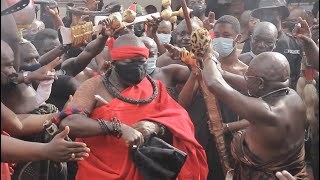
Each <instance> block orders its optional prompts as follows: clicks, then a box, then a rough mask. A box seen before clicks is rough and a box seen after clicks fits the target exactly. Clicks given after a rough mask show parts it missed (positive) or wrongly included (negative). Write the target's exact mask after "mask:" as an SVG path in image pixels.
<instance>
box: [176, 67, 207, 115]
mask: <svg viewBox="0 0 320 180" xmlns="http://www.w3.org/2000/svg"><path fill="white" fill-rule="evenodd" d="M200 73H201V72H200V69H198V68H197V67H194V68H192V72H191V73H190V75H189V79H188V80H187V82H186V83H185V85H184V86H183V88H182V90H181V92H180V94H179V98H178V103H179V104H180V105H181V106H182V107H183V108H185V109H187V108H188V107H189V106H190V104H191V102H192V99H193V97H194V95H195V92H196V91H197V89H198V87H199V85H198V75H199V74H200Z"/></svg>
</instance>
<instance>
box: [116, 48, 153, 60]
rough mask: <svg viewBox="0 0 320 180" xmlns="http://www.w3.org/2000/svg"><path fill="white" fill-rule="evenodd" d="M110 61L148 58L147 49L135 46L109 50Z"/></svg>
mask: <svg viewBox="0 0 320 180" xmlns="http://www.w3.org/2000/svg"><path fill="white" fill-rule="evenodd" d="M110 56H111V59H112V61H117V60H124V59H130V58H132V57H137V56H143V57H145V58H146V59H148V58H149V49H148V48H141V47H136V46H121V47H117V48H112V49H111V50H110Z"/></svg>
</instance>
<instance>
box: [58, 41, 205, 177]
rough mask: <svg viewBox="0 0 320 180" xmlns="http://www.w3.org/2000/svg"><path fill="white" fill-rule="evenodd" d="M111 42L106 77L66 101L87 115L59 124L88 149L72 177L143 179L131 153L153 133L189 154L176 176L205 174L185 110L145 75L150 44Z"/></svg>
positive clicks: (87, 83)
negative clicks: (84, 158) (86, 155)
mask: <svg viewBox="0 0 320 180" xmlns="http://www.w3.org/2000/svg"><path fill="white" fill-rule="evenodd" d="M109 47H110V48H111V49H110V56H111V59H112V65H111V68H110V69H109V70H108V71H107V72H106V74H105V76H102V77H99V78H91V79H89V80H87V81H85V82H84V83H83V84H82V85H81V86H80V87H79V88H78V90H77V91H76V93H75V95H74V97H73V100H72V101H71V102H70V103H69V104H68V106H67V107H78V108H82V109H83V110H84V112H85V114H72V115H70V116H67V117H66V118H65V119H63V120H62V121H61V124H60V127H61V128H63V127H65V126H69V127H70V130H71V131H70V135H72V136H74V137H77V138H78V139H77V141H80V142H86V143H87V144H88V146H90V148H91V153H90V157H91V159H88V160H87V161H82V162H78V166H79V169H78V172H77V176H76V179H77V180H87V179H95V180H104V179H109V180H116V179H123V180H139V179H144V177H143V175H142V174H141V172H139V170H138V169H137V167H136V166H135V164H134V162H133V160H132V159H131V156H130V152H131V150H132V149H136V148H137V147H139V146H140V145H142V144H143V142H144V137H146V136H148V135H150V134H152V133H156V134H157V136H158V137H159V138H162V139H163V140H164V141H166V142H168V143H170V144H172V145H173V146H174V147H176V148H178V149H180V150H182V151H184V152H186V153H187V155H188V158H187V160H186V162H185V164H184V166H183V168H182V169H181V171H180V173H179V174H178V179H181V180H182V179H189V178H190V179H197V180H202V179H205V178H206V176H207V173H208V170H207V162H206V156H205V152H204V150H203V149H202V147H201V146H200V145H199V143H198V142H197V141H196V140H195V138H194V127H193V125H192V122H191V120H190V118H189V116H188V113H187V112H186V111H185V110H184V109H183V108H182V107H181V106H180V105H178V104H177V103H176V102H175V101H174V100H173V99H172V98H171V97H170V96H169V95H168V93H167V91H166V89H165V87H164V85H163V84H162V83H161V82H159V81H154V80H153V79H152V78H151V77H150V76H148V75H147V60H148V58H149V56H150V54H149V49H148V48H146V46H145V45H144V43H143V42H142V41H141V40H140V39H139V38H138V37H136V36H134V35H123V36H120V37H119V38H118V39H117V40H116V41H115V42H114V44H109ZM67 107H66V108H67ZM145 166H148V164H145ZM157 178H159V177H157ZM153 179H155V177H154V178H153ZM162 179H168V177H163V178H162Z"/></svg>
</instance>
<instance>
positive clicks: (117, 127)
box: [111, 117, 122, 139]
mask: <svg viewBox="0 0 320 180" xmlns="http://www.w3.org/2000/svg"><path fill="white" fill-rule="evenodd" d="M111 123H112V128H113V131H112V132H111V134H112V135H113V136H114V137H116V138H118V139H119V138H121V136H122V131H121V122H120V120H119V119H117V118H116V117H113V118H112V119H111Z"/></svg>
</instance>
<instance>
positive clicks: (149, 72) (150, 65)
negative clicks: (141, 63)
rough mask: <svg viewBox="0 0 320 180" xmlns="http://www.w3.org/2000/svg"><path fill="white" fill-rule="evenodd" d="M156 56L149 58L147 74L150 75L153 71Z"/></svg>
mask: <svg viewBox="0 0 320 180" xmlns="http://www.w3.org/2000/svg"><path fill="white" fill-rule="evenodd" d="M157 59H158V56H154V57H153V58H149V59H148V61H147V63H148V65H147V74H148V75H150V74H151V73H152V72H153V71H154V70H155V69H156V65H157Z"/></svg>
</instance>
